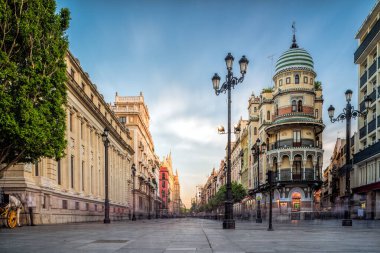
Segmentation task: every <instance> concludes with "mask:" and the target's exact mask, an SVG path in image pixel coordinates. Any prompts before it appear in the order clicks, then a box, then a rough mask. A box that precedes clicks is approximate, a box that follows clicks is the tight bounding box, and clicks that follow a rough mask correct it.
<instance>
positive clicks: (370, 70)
mask: <svg viewBox="0 0 380 253" xmlns="http://www.w3.org/2000/svg"><path fill="white" fill-rule="evenodd" d="M376 63H377V61H376V60H374V61H373V63H372V65H371V66H370V67H369V69H368V78H371V76H372V75H373V74H375V72H376Z"/></svg>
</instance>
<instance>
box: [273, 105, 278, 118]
mask: <svg viewBox="0 0 380 253" xmlns="http://www.w3.org/2000/svg"><path fill="white" fill-rule="evenodd" d="M274 115H276V116H278V104H275V105H274Z"/></svg>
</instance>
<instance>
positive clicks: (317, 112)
mask: <svg viewBox="0 0 380 253" xmlns="http://www.w3.org/2000/svg"><path fill="white" fill-rule="evenodd" d="M315 118H316V119H318V118H319V111H318V109H315Z"/></svg>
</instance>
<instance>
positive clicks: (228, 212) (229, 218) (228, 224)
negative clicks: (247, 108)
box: [212, 53, 248, 229]
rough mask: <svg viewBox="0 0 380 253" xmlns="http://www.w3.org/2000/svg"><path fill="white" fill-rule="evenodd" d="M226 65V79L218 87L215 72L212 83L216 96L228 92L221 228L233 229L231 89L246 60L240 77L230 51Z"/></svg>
mask: <svg viewBox="0 0 380 253" xmlns="http://www.w3.org/2000/svg"><path fill="white" fill-rule="evenodd" d="M224 60H225V62H226V67H227V72H228V73H227V75H226V81H225V82H224V83H223V84H222V87H220V88H219V84H220V76H219V75H218V74H217V73H215V74H214V76H213V77H212V85H213V88H214V90H215V94H216V95H217V96H218V95H219V94H220V93H222V92H224V93H226V92H227V93H228V102H227V104H228V133H227V135H228V138H227V139H228V142H227V185H226V190H227V191H226V201H225V212H224V220H223V229H235V220H234V218H233V203H232V189H231V89H232V88H234V87H235V85H237V84H238V83H242V82H243V80H244V75H245V73H246V72H247V66H248V60H247V58H245V56H244V55H243V57H242V58H241V59H240V61H239V65H240V73H241V77H240V78H237V77H234V76H233V73H232V65H233V62H234V57H233V56H232V55H231V53H228V55H227V56H226V58H225V59H224Z"/></svg>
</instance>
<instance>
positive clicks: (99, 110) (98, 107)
mask: <svg viewBox="0 0 380 253" xmlns="http://www.w3.org/2000/svg"><path fill="white" fill-rule="evenodd" d="M98 109H99V111H100V110H101V107H100V103H98Z"/></svg>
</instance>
